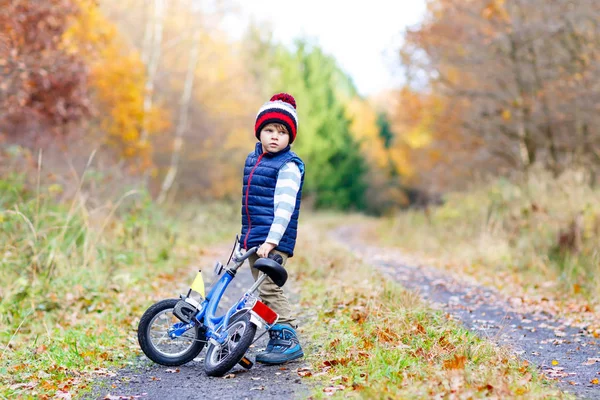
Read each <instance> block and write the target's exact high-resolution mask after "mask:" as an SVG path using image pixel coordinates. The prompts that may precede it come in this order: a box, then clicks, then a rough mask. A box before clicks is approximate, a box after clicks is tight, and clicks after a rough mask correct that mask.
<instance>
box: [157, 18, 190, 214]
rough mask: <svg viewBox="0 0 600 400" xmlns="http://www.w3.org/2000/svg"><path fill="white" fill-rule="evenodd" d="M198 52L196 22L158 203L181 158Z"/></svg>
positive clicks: (171, 182)
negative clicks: (173, 139)
mask: <svg viewBox="0 0 600 400" xmlns="http://www.w3.org/2000/svg"><path fill="white" fill-rule="evenodd" d="M199 53H200V29H199V24H197V25H196V31H195V32H194V41H193V43H192V47H191V48H190V55H189V60H188V66H187V72H186V77H185V85H184V88H183V91H182V93H181V99H180V101H179V120H178V123H177V129H176V131H175V141H174V143H173V153H171V163H170V165H169V171H168V172H167V174H166V175H165V178H164V180H163V182H162V185H161V188H160V194H159V195H158V198H157V200H156V201H157V202H158V204H162V203H163V202H164V201H165V199H166V198H167V193H168V192H169V190H170V189H171V187H172V186H173V182H175V176H176V175H177V170H178V167H179V159H180V158H181V149H182V147H183V135H184V133H185V130H186V129H187V125H188V115H189V108H190V99H191V97H192V89H193V88H194V77H195V76H196V66H197V65H198V58H199Z"/></svg>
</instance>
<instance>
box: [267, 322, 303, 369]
mask: <svg viewBox="0 0 600 400" xmlns="http://www.w3.org/2000/svg"><path fill="white" fill-rule="evenodd" d="M300 357H304V352H303V351H302V347H301V346H300V342H299V341H298V336H297V335H296V331H295V330H294V328H292V327H291V326H289V325H283V324H276V325H273V327H272V328H271V329H269V343H267V348H266V350H265V351H263V352H260V353H258V354H257V355H256V361H258V362H260V363H263V364H272V365H275V364H283V363H285V362H288V361H291V360H295V359H297V358H300Z"/></svg>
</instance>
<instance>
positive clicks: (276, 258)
mask: <svg viewBox="0 0 600 400" xmlns="http://www.w3.org/2000/svg"><path fill="white" fill-rule="evenodd" d="M269 258H270V259H271V260H273V261H275V262H276V263H277V264H281V263H282V262H283V257H281V255H279V254H269Z"/></svg>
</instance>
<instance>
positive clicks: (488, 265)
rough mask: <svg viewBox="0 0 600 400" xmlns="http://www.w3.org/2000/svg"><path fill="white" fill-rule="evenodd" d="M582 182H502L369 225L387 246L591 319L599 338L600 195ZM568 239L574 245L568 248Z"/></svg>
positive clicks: (534, 177) (542, 178)
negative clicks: (577, 240)
mask: <svg viewBox="0 0 600 400" xmlns="http://www.w3.org/2000/svg"><path fill="white" fill-rule="evenodd" d="M578 179H579V178H578V175H577V174H575V173H570V174H566V175H563V176H561V177H560V178H558V179H554V178H552V177H550V176H548V175H546V174H544V173H541V172H535V173H532V174H531V175H530V177H529V178H528V179H527V180H526V181H524V182H521V183H511V182H508V181H506V180H498V181H496V182H494V183H492V184H490V185H487V186H485V187H479V188H476V189H473V190H471V191H469V192H467V193H450V194H448V195H446V196H445V199H444V204H443V205H441V206H438V207H431V208H430V209H427V210H409V211H404V212H399V213H397V214H396V215H393V216H391V217H389V218H386V219H382V220H377V221H375V220H367V219H363V221H362V223H364V224H365V225H367V226H370V230H369V235H368V236H371V237H374V238H375V240H376V241H378V242H380V243H382V242H383V243H386V244H387V245H391V246H395V247H399V248H402V249H403V250H404V251H405V252H407V253H411V254H413V255H417V256H418V257H420V258H421V259H422V260H425V261H427V262H430V263H431V264H435V265H436V266H438V267H440V268H446V269H448V270H451V271H453V272H462V273H463V274H465V275H468V276H471V277H474V278H475V279H476V280H477V281H479V282H480V283H483V284H485V285H488V286H491V287H496V288H497V289H499V290H501V291H505V293H506V294H507V295H509V296H517V297H522V298H523V299H524V300H526V302H529V303H531V304H533V305H539V304H542V303H544V304H546V305H548V306H549V307H550V308H552V311H554V312H559V313H563V312H564V313H570V314H571V317H572V318H573V319H575V320H582V319H585V320H586V321H587V322H586V323H588V324H590V328H591V332H596V335H598V334H600V324H599V320H600V318H598V317H599V315H598V313H597V312H596V311H595V310H597V309H598V308H599V306H600V241H598V237H599V236H600V189H599V188H590V187H589V186H588V185H586V184H585V183H583V182H580V181H579V180H578ZM578 216H579V217H578ZM578 218H580V221H581V225H580V228H579V229H578V230H579V233H580V234H581V243H580V246H579V248H574V247H573V246H570V245H569V243H568V239H569V238H572V237H573V236H572V235H573V233H574V232H575V230H574V229H573V228H572V224H573V223H574V221H576V220H577V219H578ZM561 236H562V237H563V239H566V242H567V243H564V242H563V243H562V244H561V240H560V239H559V237H561ZM491 270H493V271H494V274H490V273H489V271H491ZM594 329H595V330H596V331H594Z"/></svg>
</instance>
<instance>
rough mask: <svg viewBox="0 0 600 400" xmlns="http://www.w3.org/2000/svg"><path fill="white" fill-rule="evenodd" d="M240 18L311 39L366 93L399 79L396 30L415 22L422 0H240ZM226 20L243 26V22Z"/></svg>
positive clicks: (277, 34) (282, 36)
mask: <svg viewBox="0 0 600 400" xmlns="http://www.w3.org/2000/svg"><path fill="white" fill-rule="evenodd" d="M239 6H240V8H241V13H242V16H241V17H240V18H241V21H249V20H250V19H254V20H255V21H257V22H258V21H264V23H265V27H268V26H270V27H271V28H272V30H273V33H274V35H273V36H274V39H275V40H277V41H279V42H281V43H284V44H291V43H292V42H293V40H294V39H295V38H297V37H299V36H303V37H309V38H313V39H316V41H317V43H318V44H319V45H321V47H322V48H323V50H324V51H325V52H326V53H329V54H331V55H332V56H334V57H335V58H336V59H337V61H338V64H339V65H340V67H341V68H342V69H343V70H344V71H345V72H346V73H348V74H349V75H350V76H351V77H352V79H353V81H354V83H355V85H356V87H357V89H358V92H359V93H360V94H361V95H363V96H369V95H373V94H376V93H378V92H380V91H381V90H384V89H388V88H391V87H394V86H397V85H399V84H400V82H401V81H402V71H401V69H400V67H399V65H398V57H397V55H396V54H397V51H396V49H398V47H399V46H400V44H401V43H402V35H401V33H402V31H403V30H404V29H405V28H406V27H407V26H411V25H415V24H417V23H418V22H420V20H421V18H422V16H423V13H424V12H425V0H369V1H364V0H354V1H352V0H345V1H343V0H297V1H289V0H279V1H274V0H246V1H243V0H241V1H240V2H239ZM241 21H240V20H236V21H233V20H232V21H229V23H230V24H231V25H232V26H233V25H234V26H236V27H237V28H236V29H240V31H242V30H243V25H244V22H241Z"/></svg>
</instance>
